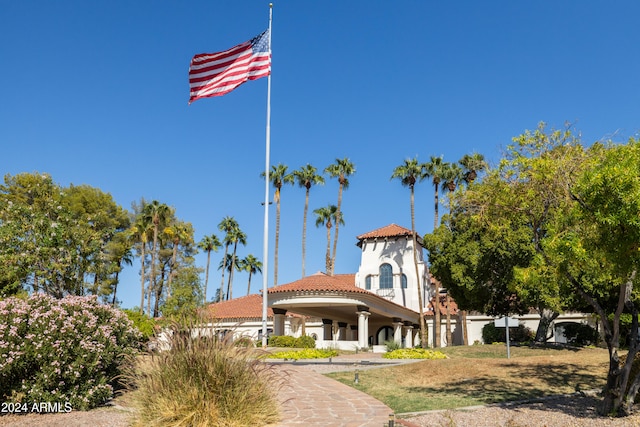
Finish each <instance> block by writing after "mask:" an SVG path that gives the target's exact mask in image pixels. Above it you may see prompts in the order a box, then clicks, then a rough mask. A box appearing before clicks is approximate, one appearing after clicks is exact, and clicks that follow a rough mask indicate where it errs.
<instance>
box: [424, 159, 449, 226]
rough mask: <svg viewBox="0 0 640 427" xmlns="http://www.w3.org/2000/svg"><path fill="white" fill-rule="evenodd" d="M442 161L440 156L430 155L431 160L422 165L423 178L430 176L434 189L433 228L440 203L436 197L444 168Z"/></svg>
mask: <svg viewBox="0 0 640 427" xmlns="http://www.w3.org/2000/svg"><path fill="white" fill-rule="evenodd" d="M443 164H444V162H443V161H442V156H440V157H435V156H431V160H429V161H428V162H427V163H425V164H423V165H422V170H423V176H424V178H431V183H432V184H433V189H434V191H435V203H434V205H433V206H434V218H433V229H434V230H435V229H436V228H437V227H438V204H439V203H440V201H439V198H438V188H440V182H441V181H442V172H443V169H444V166H443Z"/></svg>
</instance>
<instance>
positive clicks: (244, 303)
mask: <svg viewBox="0 0 640 427" xmlns="http://www.w3.org/2000/svg"><path fill="white" fill-rule="evenodd" d="M207 311H208V312H209V314H211V315H212V316H213V318H214V319H253V318H260V317H262V295H260V294H254V295H247V296H246V297H240V298H235V299H232V300H229V301H222V302H217V303H213V304H210V305H209V306H208V307H207ZM267 316H268V317H271V318H272V317H273V310H271V308H270V307H269V308H267Z"/></svg>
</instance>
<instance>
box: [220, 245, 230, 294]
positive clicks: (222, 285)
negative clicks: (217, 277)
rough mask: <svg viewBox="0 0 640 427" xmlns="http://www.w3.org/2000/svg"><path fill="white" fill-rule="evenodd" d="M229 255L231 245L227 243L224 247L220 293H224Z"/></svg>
mask: <svg viewBox="0 0 640 427" xmlns="http://www.w3.org/2000/svg"><path fill="white" fill-rule="evenodd" d="M227 253H229V244H228V243H227V244H226V245H225V246H224V257H223V258H222V259H223V260H224V261H223V264H222V282H220V292H223V293H224V271H225V270H226V269H227V266H226V263H227ZM225 299H226V298H225V295H222V298H221V299H220V301H224V300H225Z"/></svg>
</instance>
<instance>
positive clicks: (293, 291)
mask: <svg viewBox="0 0 640 427" xmlns="http://www.w3.org/2000/svg"><path fill="white" fill-rule="evenodd" d="M344 276H347V277H344ZM352 280H353V275H336V276H327V275H325V274H323V273H319V274H315V275H313V276H308V277H306V278H304V279H301V280H299V281H297V282H293V283H290V284H287V285H283V286H278V287H276V288H272V289H270V290H269V294H268V305H269V307H271V308H272V309H273V313H274V328H273V329H274V334H275V335H283V334H284V323H285V316H286V315H287V313H296V314H299V315H302V316H306V317H310V318H315V319H321V321H322V332H321V334H320V335H321V336H318V337H317V339H316V346H317V347H320V348H322V347H324V348H326V347H332V348H339V349H344V350H356V349H364V348H369V347H373V348H374V349H375V346H382V345H384V341H385V340H393V341H395V342H396V343H397V344H398V345H399V346H402V347H412V346H414V345H415V344H417V343H419V337H418V333H419V327H417V325H416V323H417V322H418V321H419V314H418V313H416V312H414V311H413V310H410V309H408V308H406V307H403V306H401V305H398V304H396V303H394V302H391V301H388V300H386V299H385V298H382V297H380V296H378V295H376V294H374V293H372V292H370V291H367V290H365V289H361V288H357V287H355V286H354V285H353V281H352Z"/></svg>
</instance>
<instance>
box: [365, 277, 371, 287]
mask: <svg viewBox="0 0 640 427" xmlns="http://www.w3.org/2000/svg"><path fill="white" fill-rule="evenodd" d="M364 288H365V289H367V290H371V275H368V276H367V277H365V278H364Z"/></svg>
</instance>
